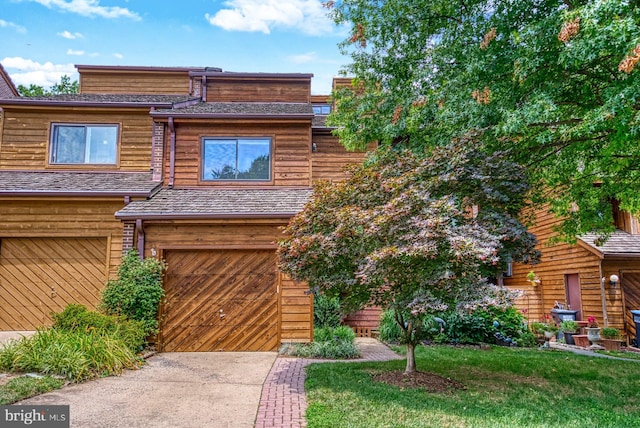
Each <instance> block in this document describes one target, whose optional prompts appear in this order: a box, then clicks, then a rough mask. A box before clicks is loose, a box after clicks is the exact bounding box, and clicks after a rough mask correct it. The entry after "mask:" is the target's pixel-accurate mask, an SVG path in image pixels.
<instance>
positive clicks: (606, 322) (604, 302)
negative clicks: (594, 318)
mask: <svg viewBox="0 0 640 428" xmlns="http://www.w3.org/2000/svg"><path fill="white" fill-rule="evenodd" d="M598 269H599V272H600V297H601V298H602V321H603V322H604V326H605V327H609V315H608V313H607V295H606V294H605V290H604V283H605V281H603V279H604V277H603V276H602V259H600V261H599V262H598Z"/></svg>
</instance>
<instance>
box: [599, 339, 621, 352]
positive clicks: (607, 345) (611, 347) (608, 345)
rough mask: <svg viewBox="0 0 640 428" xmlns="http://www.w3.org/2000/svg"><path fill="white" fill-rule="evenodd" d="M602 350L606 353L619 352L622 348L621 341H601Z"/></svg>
mask: <svg viewBox="0 0 640 428" xmlns="http://www.w3.org/2000/svg"><path fill="white" fill-rule="evenodd" d="M601 344H602V346H604V349H606V350H607V351H619V350H620V347H621V346H622V340H618V339H602V342H601Z"/></svg>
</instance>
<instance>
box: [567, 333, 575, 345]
mask: <svg viewBox="0 0 640 428" xmlns="http://www.w3.org/2000/svg"><path fill="white" fill-rule="evenodd" d="M574 334H575V333H568V332H566V331H565V332H564V343H566V344H567V345H575V344H576V343H575V342H574V341H573V335H574Z"/></svg>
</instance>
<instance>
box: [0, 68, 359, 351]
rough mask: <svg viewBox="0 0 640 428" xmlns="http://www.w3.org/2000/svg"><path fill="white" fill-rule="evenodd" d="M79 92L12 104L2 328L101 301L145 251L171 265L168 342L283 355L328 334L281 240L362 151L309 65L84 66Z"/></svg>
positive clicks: (1, 238) (6, 152)
mask: <svg viewBox="0 0 640 428" xmlns="http://www.w3.org/2000/svg"><path fill="white" fill-rule="evenodd" d="M77 69H78V72H79V74H80V93H79V94H75V95H60V96H49V97H37V98H21V99H8V98H7V99H3V100H0V107H2V108H3V109H4V116H5V121H4V126H3V129H2V132H1V133H0V178H1V181H0V330H32V329H34V328H36V327H38V326H40V325H43V324H44V325H46V324H48V323H50V318H49V313H50V312H51V311H58V310H61V309H62V308H63V307H64V306H66V304H68V303H76V302H77V303H83V304H85V305H87V306H89V307H94V306H95V304H96V303H97V300H98V298H99V294H100V291H101V289H102V288H103V287H104V284H105V282H106V281H107V279H109V278H113V277H114V276H115V274H116V272H117V267H118V265H119V262H120V259H121V256H122V254H123V252H125V251H128V250H129V249H131V248H136V249H137V250H138V251H139V252H140V253H141V254H142V255H144V256H146V257H157V258H162V259H164V260H166V262H167V271H166V274H165V279H164V287H165V291H166V299H165V302H164V304H163V305H162V308H161V314H160V317H161V318H160V319H161V331H160V334H159V336H158V342H159V345H160V348H161V349H162V350H165V351H221V350H252V351H258V350H275V349H277V348H278V347H279V346H280V344H281V343H282V342H294V341H303V342H306V341H310V340H311V339H312V337H313V325H312V324H313V316H312V313H313V300H312V296H311V295H309V293H308V287H307V285H306V284H301V283H297V282H295V281H292V280H291V279H289V278H288V277H286V276H285V275H284V274H282V273H281V272H279V271H278V269H277V262H276V254H275V241H276V240H277V239H279V238H280V237H281V236H282V227H283V226H285V225H286V224H287V223H288V221H289V219H290V218H291V217H292V216H294V215H295V214H296V213H297V212H299V211H300V210H301V209H302V207H303V205H304V203H305V202H306V200H307V199H308V197H309V195H310V194H311V189H312V185H313V183H314V182H315V181H317V180H320V179H333V180H339V179H342V178H343V177H344V172H343V168H344V166H346V165H347V164H349V163H354V162H361V161H362V159H363V158H364V154H363V153H347V152H346V151H345V150H344V149H343V148H342V146H341V145H340V144H339V143H338V141H337V139H336V137H334V136H332V135H331V133H330V129H329V128H327V127H326V125H325V124H324V118H325V117H326V114H327V113H328V111H329V109H330V108H331V105H330V103H329V100H328V98H327V97H317V96H314V97H312V96H311V95H310V87H311V78H312V75H310V74H284V73H232V72H223V71H222V70H221V69H219V68H181V67H112V66H88V65H79V66H77Z"/></svg>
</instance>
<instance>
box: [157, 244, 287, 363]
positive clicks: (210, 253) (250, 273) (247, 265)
mask: <svg viewBox="0 0 640 428" xmlns="http://www.w3.org/2000/svg"><path fill="white" fill-rule="evenodd" d="M165 260H166V262H167V274H166V276H165V290H166V298H165V303H164V307H163V311H162V330H161V336H160V342H161V347H162V350H164V351H166V352H171V351H181V352H185V351H191V352H205V351H272V350H276V349H277V347H278V345H279V340H278V299H277V294H276V255H275V252H274V251H255V250H197V251H192V250H189V251H178V250H175V251H169V252H167V253H166V254H165Z"/></svg>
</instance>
